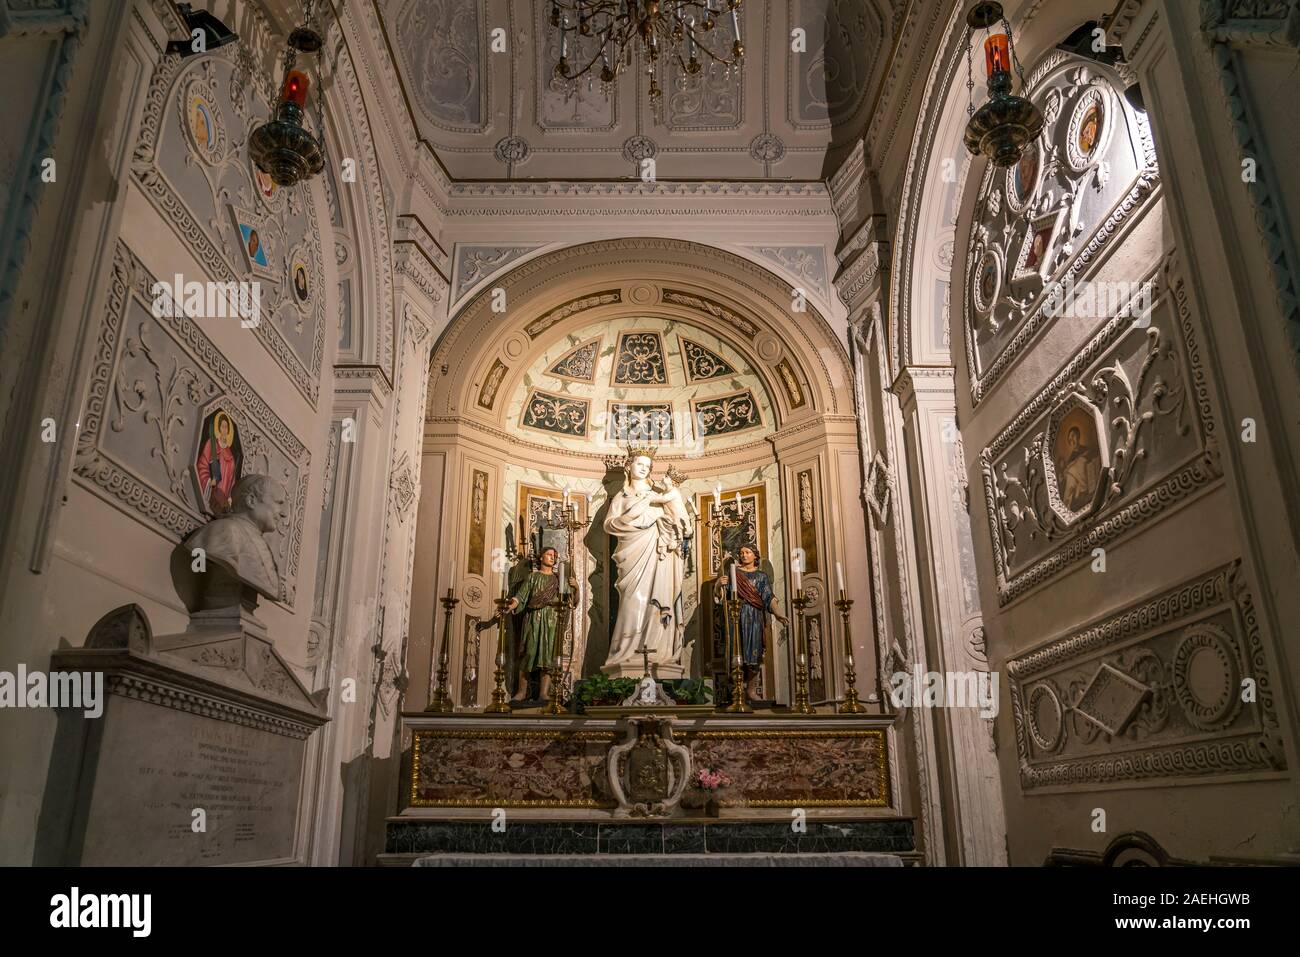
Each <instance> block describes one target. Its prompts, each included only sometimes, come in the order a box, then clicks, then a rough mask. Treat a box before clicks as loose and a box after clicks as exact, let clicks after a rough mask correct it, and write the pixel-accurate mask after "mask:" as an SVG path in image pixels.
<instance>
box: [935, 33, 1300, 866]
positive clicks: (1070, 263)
mask: <svg viewBox="0 0 1300 957" xmlns="http://www.w3.org/2000/svg"><path fill="white" fill-rule="evenodd" d="M1028 75H1029V77H1030V96H1031V97H1032V98H1033V99H1034V101H1035V103H1037V104H1038V105H1039V107H1040V108H1041V109H1042V110H1043V111H1044V115H1045V117H1046V119H1047V124H1046V127H1045V129H1044V132H1043V135H1042V137H1041V138H1040V140H1039V141H1038V142H1037V143H1036V144H1035V146H1034V147H1033V148H1032V149H1031V151H1030V152H1029V153H1027V154H1026V159H1025V160H1024V161H1023V162H1022V164H1021V165H1020V166H1019V167H1013V168H1012V169H1010V170H1008V171H1002V170H998V171H993V170H991V169H986V170H985V171H984V173H983V175H982V177H980V178H979V179H978V180H973V181H972V182H971V184H970V187H971V192H970V193H969V194H968V195H967V197H966V199H965V202H964V204H963V213H962V218H961V226H959V236H964V237H965V242H966V245H965V250H966V253H965V256H964V257H963V261H962V263H961V268H960V269H955V270H954V280H955V281H960V282H962V283H963V288H962V291H961V293H960V296H961V303H962V305H961V309H960V310H959V311H957V312H956V314H955V315H954V322H955V323H960V324H961V328H960V331H959V332H958V331H957V330H954V338H955V337H956V336H957V335H958V334H960V336H961V345H962V347H963V348H962V351H961V354H960V358H959V359H958V361H959V362H960V363H961V364H962V368H963V371H964V373H965V375H963V376H961V377H960V378H959V380H958V414H959V417H960V419H961V421H962V437H963V440H964V442H965V446H966V461H967V467H968V480H969V482H970V489H971V499H972V502H971V505H972V519H973V524H972V532H973V536H974V545H975V558H976V562H977V564H978V567H979V577H980V586H981V598H982V604H983V608H984V614H985V625H986V630H987V635H988V642H987V647H988V649H989V658H990V666H991V667H993V668H994V669H995V670H998V671H1000V672H1002V674H1003V678H1004V687H1005V692H1006V695H1005V697H1006V699H1007V704H1008V707H1004V708H1003V710H1002V713H1001V715H1000V716H999V719H998V729H997V736H998V740H999V742H1007V745H1006V746H1003V747H1001V748H1000V749H999V763H1000V768H1001V775H1002V784H1003V790H1004V794H1005V796H1006V800H1007V818H1008V821H1009V822H1010V821H1015V822H1016V824H1015V826H1014V827H1010V828H1009V831H1010V841H1009V849H1010V854H1011V862H1012V863H1022V864H1036V863H1040V862H1041V861H1042V860H1043V859H1044V858H1045V856H1046V855H1047V853H1048V852H1049V851H1050V850H1051V849H1052V848H1053V847H1061V848H1078V849H1088V850H1100V849H1101V848H1103V847H1104V846H1105V845H1106V843H1107V842H1108V841H1109V840H1110V839H1111V838H1112V837H1114V836H1115V834H1117V833H1119V832H1121V831H1131V830H1142V831H1146V832H1147V833H1150V834H1151V835H1152V836H1153V837H1155V838H1156V839H1157V840H1158V841H1160V842H1161V843H1162V844H1163V845H1164V846H1165V847H1166V849H1167V850H1169V851H1170V852H1171V853H1174V854H1183V855H1185V856H1190V857H1193V858H1196V859H1202V860H1203V859H1205V858H1206V857H1207V856H1208V855H1211V854H1229V853H1233V852H1234V849H1237V848H1239V847H1240V846H1241V842H1242V841H1243V840H1249V841H1250V842H1251V846H1252V849H1254V850H1256V851H1262V850H1264V849H1266V848H1268V847H1276V846H1278V842H1279V841H1280V840H1283V839H1282V837H1281V832H1282V831H1283V830H1284V829H1285V828H1286V827H1287V826H1288V825H1286V824H1285V822H1282V821H1276V820H1273V821H1269V822H1267V823H1266V822H1263V821H1260V820H1253V821H1252V823H1251V824H1250V825H1249V827H1248V828H1243V827H1236V826H1226V827H1223V828H1215V829H1207V828H1206V827H1205V820H1206V819H1207V816H1214V815H1216V814H1218V813H1220V812H1221V810H1222V804H1221V802H1222V800H1223V798H1222V794H1223V792H1222V789H1221V788H1216V787H1214V785H1218V784H1222V783H1226V782H1233V781H1236V782H1239V783H1238V784H1237V789H1236V790H1235V792H1234V793H1235V797H1234V799H1233V800H1234V803H1236V802H1245V803H1246V804H1248V805H1249V806H1256V805H1258V806H1260V807H1275V806H1276V804H1275V802H1276V800H1277V799H1278V795H1279V794H1280V793H1281V789H1282V788H1284V787H1285V783H1284V780H1285V776H1286V774H1287V773H1288V768H1287V757H1286V747H1285V745H1284V737H1283V730H1282V725H1281V723H1280V721H1279V718H1278V711H1277V707H1276V703H1275V701H1274V700H1273V695H1272V693H1271V692H1269V693H1265V694H1262V695H1260V696H1258V697H1254V698H1251V699H1250V700H1246V701H1243V700H1242V691H1241V689H1242V682H1243V681H1250V682H1254V683H1256V684H1257V685H1258V687H1259V688H1267V687H1271V686H1272V684H1273V682H1274V681H1275V677H1274V676H1275V672H1276V665H1275V663H1274V661H1273V659H1272V655H1271V654H1270V651H1269V639H1268V637H1267V636H1266V635H1264V634H1262V633H1261V630H1260V628H1259V625H1258V616H1257V614H1256V612H1255V610H1254V605H1255V602H1256V599H1255V597H1254V592H1255V590H1256V586H1255V585H1254V584H1253V583H1252V582H1251V581H1249V576H1248V575H1247V574H1245V573H1244V572H1243V570H1242V569H1241V567H1240V556H1241V554H1242V547H1243V545H1242V533H1241V531H1240V530H1239V529H1238V528H1237V527H1235V525H1234V520H1233V513H1234V508H1233V506H1232V503H1231V501H1230V500H1229V498H1228V496H1229V494H1230V492H1229V490H1228V488H1227V486H1225V484H1224V481H1223V474H1224V468H1223V463H1222V459H1221V452H1222V443H1223V442H1225V441H1232V440H1233V439H1234V436H1232V435H1225V428H1224V424H1223V421H1222V414H1221V412H1220V411H1219V407H1218V395H1219V386H1218V384H1217V383H1216V382H1215V381H1214V378H1213V375H1212V373H1211V370H1210V368H1209V367H1208V366H1207V364H1206V355H1205V346H1204V338H1205V334H1204V323H1205V321H1206V317H1205V316H1204V315H1202V314H1200V312H1199V307H1198V305H1197V301H1196V297H1195V294H1194V290H1193V283H1192V282H1191V281H1190V277H1189V275H1188V271H1187V264H1186V257H1185V256H1184V255H1183V254H1182V252H1181V251H1180V250H1179V249H1178V246H1177V242H1176V241H1175V239H1174V237H1173V235H1172V230H1171V229H1170V227H1169V220H1168V211H1167V210H1166V209H1165V206H1164V204H1165V203H1170V202H1175V203H1176V202H1178V197H1176V196H1169V195H1166V194H1165V193H1164V192H1163V190H1162V181H1161V170H1160V166H1159V164H1158V162H1157V154H1158V150H1157V146H1158V144H1156V143H1155V142H1154V141H1153V139H1152V135H1151V132H1150V128H1149V125H1148V121H1147V118H1146V117H1145V116H1143V115H1142V114H1140V113H1137V112H1135V111H1134V110H1133V108H1132V107H1131V106H1130V105H1129V104H1128V103H1127V102H1125V100H1124V98H1123V96H1122V90H1123V88H1124V86H1125V81H1123V80H1121V79H1120V78H1119V77H1118V76H1117V75H1115V74H1113V73H1112V72H1110V71H1108V70H1107V69H1106V68H1104V67H1101V66H1100V65H1098V64H1095V63H1090V62H1084V61H1081V60H1079V59H1078V58H1076V57H1072V56H1070V55H1067V54H1064V53H1062V52H1061V51H1053V52H1051V53H1049V54H1047V55H1046V56H1045V57H1044V58H1043V60H1042V61H1040V62H1039V63H1038V64H1037V65H1036V66H1035V67H1034V68H1033V70H1032V72H1031V73H1029V74H1028ZM1171 148H1177V145H1176V144H1175V145H1173V146H1172V147H1171ZM959 277H960V278H959ZM1228 431H1230V430H1228ZM1012 744H1014V747H1012V746H1011V745H1012ZM1117 788H1122V789H1124V791H1125V792H1126V793H1125V795H1124V797H1123V800H1122V802H1121V801H1120V800H1119V799H1118V798H1117V797H1115V796H1113V795H1108V794H1106V793H1097V792H1108V791H1111V790H1113V789H1117ZM1171 789H1175V790H1174V791H1171ZM1098 807H1100V808H1102V809H1104V810H1106V811H1107V813H1108V814H1110V815H1111V817H1110V821H1111V823H1110V824H1109V828H1108V831H1107V832H1104V833H1097V832H1095V831H1093V830H1092V829H1091V827H1090V824H1089V819H1090V818H1089V816H1090V815H1091V814H1092V813H1093V810H1094V809H1095V808H1098ZM1216 807H1217V808H1219V809H1220V811H1215V810H1214V809H1215V808H1216ZM1121 821H1122V823H1119V822H1121ZM1247 832H1249V833H1247ZM1265 832H1267V833H1265Z"/></svg>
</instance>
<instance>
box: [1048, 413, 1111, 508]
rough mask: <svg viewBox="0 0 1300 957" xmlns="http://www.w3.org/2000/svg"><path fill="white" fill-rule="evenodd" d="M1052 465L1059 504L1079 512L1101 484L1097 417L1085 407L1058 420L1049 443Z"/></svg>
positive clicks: (1094, 496) (1095, 493) (1090, 502)
mask: <svg viewBox="0 0 1300 957" xmlns="http://www.w3.org/2000/svg"><path fill="white" fill-rule="evenodd" d="M1052 465H1053V466H1054V467H1055V469H1056V488H1057V492H1058V494H1059V495H1060V497H1061V503H1062V504H1063V505H1064V506H1065V507H1066V508H1068V509H1069V510H1070V511H1072V512H1081V511H1083V510H1084V509H1086V508H1087V507H1088V506H1089V505H1091V504H1092V503H1093V500H1094V499H1095V498H1096V496H1097V486H1098V485H1099V484H1100V483H1101V465H1102V463H1101V445H1100V442H1099V441H1098V438H1097V420H1096V418H1095V417H1094V416H1093V414H1092V413H1091V412H1090V411H1089V410H1088V409H1085V408H1082V407H1081V408H1076V409H1073V410H1072V411H1071V412H1070V413H1069V414H1067V415H1066V416H1065V418H1063V419H1062V420H1061V424H1060V425H1059V426H1058V427H1057V430H1056V436H1055V439H1054V440H1053V444H1052Z"/></svg>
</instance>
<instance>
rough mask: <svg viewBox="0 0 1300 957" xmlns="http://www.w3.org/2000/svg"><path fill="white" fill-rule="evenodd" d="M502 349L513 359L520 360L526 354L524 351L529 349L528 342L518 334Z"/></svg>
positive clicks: (507, 341)
mask: <svg viewBox="0 0 1300 957" xmlns="http://www.w3.org/2000/svg"><path fill="white" fill-rule="evenodd" d="M502 348H503V349H504V351H505V354H506V355H507V356H509V357H510V358H511V359H518V358H519V357H520V356H521V355H523V354H524V350H525V349H527V348H528V340H527V339H526V338H524V337H523V336H522V335H520V334H519V333H517V332H516V333H514V334H513V335H511V336H510V338H509V339H507V340H506V342H505V345H504V346H502Z"/></svg>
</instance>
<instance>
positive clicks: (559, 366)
mask: <svg viewBox="0 0 1300 957" xmlns="http://www.w3.org/2000/svg"><path fill="white" fill-rule="evenodd" d="M601 342H602V339H601V337H600V336H595V337H594V338H591V339H587V340H585V341H583V342H580V343H578V344H577V345H576V346H574V347H573V348H572V349H570V350H569V351H568V352H566V353H565V354H564V355H562V356H560V358H559V359H557V360H555V362H553V363H551V365H550V366H549V367H548V368H547V370H546V371H547V373H548V374H549V375H553V376H555V377H556V378H557V379H567V380H569V381H570V382H594V381H596V359H597V357H599V355H600V344H601Z"/></svg>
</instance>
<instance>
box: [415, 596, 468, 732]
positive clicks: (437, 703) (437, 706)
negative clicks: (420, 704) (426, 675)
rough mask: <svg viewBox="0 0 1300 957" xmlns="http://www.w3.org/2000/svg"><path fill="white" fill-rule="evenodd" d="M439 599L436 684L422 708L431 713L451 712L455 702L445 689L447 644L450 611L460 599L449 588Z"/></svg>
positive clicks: (447, 662) (448, 652)
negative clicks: (439, 645)
mask: <svg viewBox="0 0 1300 957" xmlns="http://www.w3.org/2000/svg"><path fill="white" fill-rule="evenodd" d="M439 601H441V602H442V607H443V611H444V612H445V617H444V621H443V626H442V650H441V651H440V652H439V653H438V684H437V686H436V687H435V688H434V689H433V694H431V695H430V696H429V706H428V707H427V708H425V709H424V710H425V711H427V712H430V713H432V714H451V713H452V712H453V711H455V710H456V702H455V701H453V700H452V698H451V692H449V691H448V690H447V666H448V664H449V658H450V654H451V652H450V650H449V648H448V646H449V645H450V644H451V616H452V612H453V611H454V610H455V608H456V606H457V605H459V604H460V599H459V598H457V597H456V594H455V592H454V591H453V590H452V589H451V588H448V589H447V594H446V595H445V596H444V597H442V598H440V599H439Z"/></svg>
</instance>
